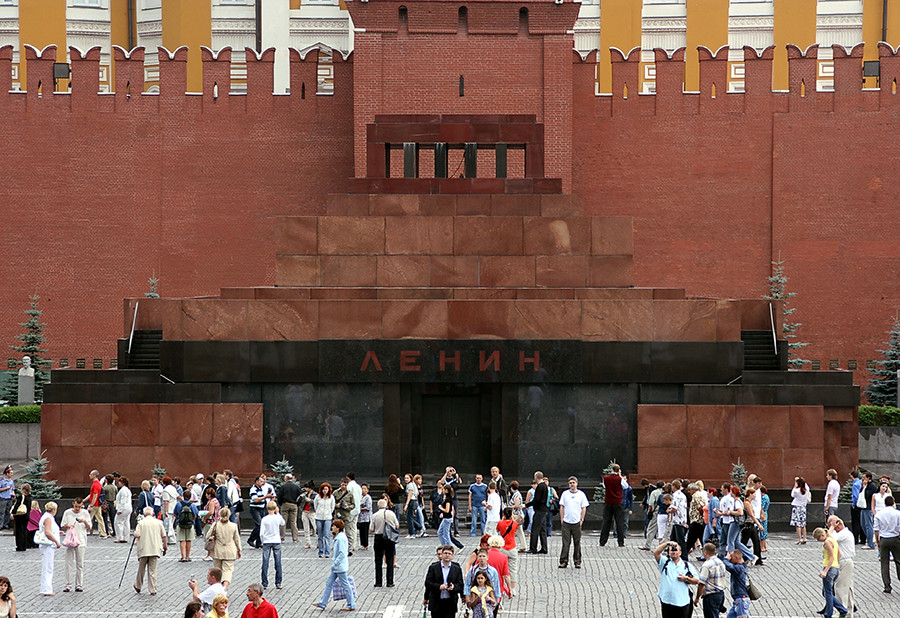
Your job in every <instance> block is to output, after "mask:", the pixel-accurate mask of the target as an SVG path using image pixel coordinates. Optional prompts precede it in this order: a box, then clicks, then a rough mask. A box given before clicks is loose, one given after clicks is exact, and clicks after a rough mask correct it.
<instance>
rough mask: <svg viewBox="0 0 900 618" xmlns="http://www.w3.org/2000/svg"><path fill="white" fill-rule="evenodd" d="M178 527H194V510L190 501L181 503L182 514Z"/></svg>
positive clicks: (188, 528)
mask: <svg viewBox="0 0 900 618" xmlns="http://www.w3.org/2000/svg"><path fill="white" fill-rule="evenodd" d="M178 527H179V528H182V529H183V530H190V529H191V528H193V527H194V511H193V510H191V503H190V502H182V503H181V514H179V515H178Z"/></svg>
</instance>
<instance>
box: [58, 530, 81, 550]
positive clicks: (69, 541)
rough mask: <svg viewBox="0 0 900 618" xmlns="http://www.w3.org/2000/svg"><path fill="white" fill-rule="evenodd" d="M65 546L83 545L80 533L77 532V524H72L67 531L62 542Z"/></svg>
mask: <svg viewBox="0 0 900 618" xmlns="http://www.w3.org/2000/svg"><path fill="white" fill-rule="evenodd" d="M62 545H63V547H78V546H79V545H81V541H79V540H78V533H77V532H75V526H72V527H71V528H69V529H68V530H67V531H66V537H65V538H64V539H63V542H62Z"/></svg>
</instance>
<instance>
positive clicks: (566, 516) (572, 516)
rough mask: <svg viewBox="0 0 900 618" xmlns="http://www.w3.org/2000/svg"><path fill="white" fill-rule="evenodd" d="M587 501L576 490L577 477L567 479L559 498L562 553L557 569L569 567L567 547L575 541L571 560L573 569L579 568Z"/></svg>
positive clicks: (582, 494)
mask: <svg viewBox="0 0 900 618" xmlns="http://www.w3.org/2000/svg"><path fill="white" fill-rule="evenodd" d="M587 507H588V499H587V496H585V495H584V492H583V491H581V490H580V489H578V477H575V476H570V477H569V489H567V490H566V491H564V492H562V494H561V495H560V496H559V521H560V527H561V528H562V551H561V552H560V554H559V568H561V569H564V568H566V567H567V566H568V565H569V545H570V544H571V542H572V540H574V541H575V549H574V551H573V558H574V559H575V568H576V569H580V568H581V526H582V525H583V524H584V515H585V513H586V512H587Z"/></svg>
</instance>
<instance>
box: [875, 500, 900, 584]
mask: <svg viewBox="0 0 900 618" xmlns="http://www.w3.org/2000/svg"><path fill="white" fill-rule="evenodd" d="M875 538H876V539H877V542H878V550H879V552H880V556H881V581H882V582H883V583H884V592H885V593H886V594H890V593H891V570H890V560H891V558H893V559H894V565H895V566H896V568H897V579H900V511H898V510H897V509H896V508H894V496H887V497H886V498H885V499H884V508H883V509H882V510H881V511H879V512H878V514H877V515H875Z"/></svg>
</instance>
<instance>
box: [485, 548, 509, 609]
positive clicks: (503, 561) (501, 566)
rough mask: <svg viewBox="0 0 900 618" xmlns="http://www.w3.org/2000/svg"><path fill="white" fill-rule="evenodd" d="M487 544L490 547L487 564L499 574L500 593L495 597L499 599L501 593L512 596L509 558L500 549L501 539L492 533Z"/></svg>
mask: <svg viewBox="0 0 900 618" xmlns="http://www.w3.org/2000/svg"><path fill="white" fill-rule="evenodd" d="M488 545H489V546H490V548H491V549H490V551H489V552H488V564H489V565H491V566H492V567H494V568H495V569H497V574H498V575H499V576H500V592H501V594H500V595H497V598H498V599H499V598H500V597H501V596H502V595H503V594H505V595H506V596H507V597H512V588H511V585H512V582H511V581H510V576H509V558H507V557H506V555H504V554H503V553H502V552H501V551H500V548H501V547H503V539H502V538H500V537H499V536H496V535H494V536H492V537H491V538H490V539H488Z"/></svg>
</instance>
